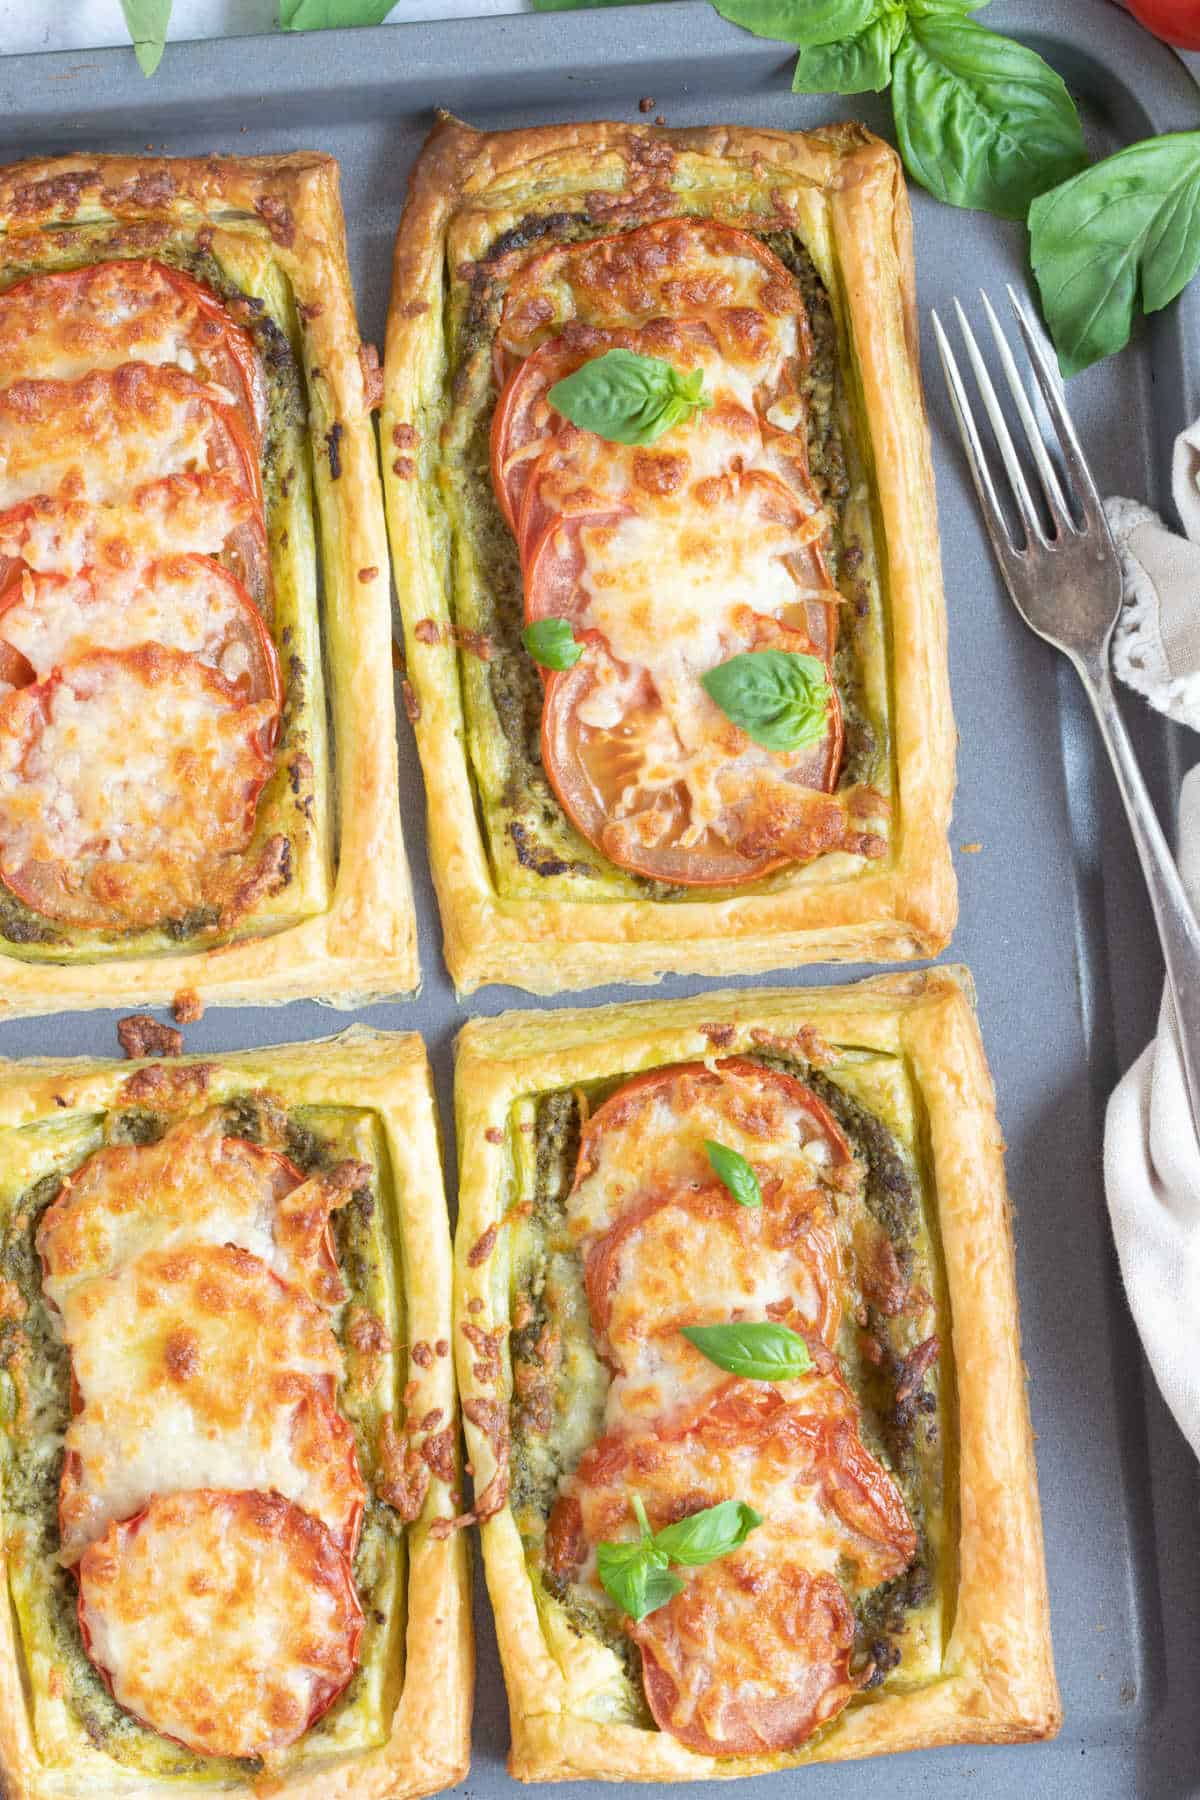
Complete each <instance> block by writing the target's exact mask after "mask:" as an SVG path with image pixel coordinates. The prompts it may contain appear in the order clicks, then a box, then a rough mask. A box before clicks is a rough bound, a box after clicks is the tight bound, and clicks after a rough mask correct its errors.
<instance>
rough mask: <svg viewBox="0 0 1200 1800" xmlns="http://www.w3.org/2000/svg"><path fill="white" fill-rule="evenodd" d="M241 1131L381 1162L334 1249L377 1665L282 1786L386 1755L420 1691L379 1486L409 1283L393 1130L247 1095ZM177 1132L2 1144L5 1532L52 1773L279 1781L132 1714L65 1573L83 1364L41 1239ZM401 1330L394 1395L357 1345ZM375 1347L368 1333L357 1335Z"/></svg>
mask: <svg viewBox="0 0 1200 1800" xmlns="http://www.w3.org/2000/svg"><path fill="white" fill-rule="evenodd" d="M225 1110H226V1112H227V1115H228V1118H229V1129H230V1131H231V1132H232V1133H234V1134H235V1135H238V1136H242V1137H246V1138H249V1139H251V1140H252V1141H254V1142H262V1143H266V1144H268V1145H269V1146H270V1147H271V1148H274V1149H279V1150H282V1151H283V1152H284V1153H285V1154H286V1155H288V1156H290V1157H291V1158H292V1160H293V1161H294V1162H295V1163H296V1164H297V1165H298V1167H299V1168H300V1169H301V1170H302V1171H303V1172H305V1173H306V1174H307V1173H311V1172H312V1171H313V1170H315V1169H318V1168H321V1167H325V1166H331V1165H332V1164H334V1163H337V1162H341V1161H343V1160H344V1159H346V1158H353V1159H355V1160H357V1161H360V1162H363V1163H366V1164H368V1165H369V1167H370V1168H371V1171H372V1174H371V1180H370V1184H369V1186H367V1187H364V1188H360V1189H358V1190H357V1191H356V1192H355V1193H354V1195H353V1196H352V1198H351V1199H350V1200H349V1201H348V1202H347V1204H346V1205H345V1206H344V1207H342V1208H341V1209H339V1211H338V1212H337V1213H335V1214H334V1220H333V1227H334V1242H335V1248H336V1251H337V1258H338V1265H339V1267H340V1269H341V1273H342V1278H343V1281H344V1283H345V1286H346V1289H347V1299H346V1301H345V1303H344V1304H343V1305H342V1306H341V1307H339V1308H338V1310H337V1311H336V1312H335V1313H334V1314H333V1315H332V1318H331V1322H332V1325H333V1329H334V1332H335V1334H336V1335H337V1338H338V1341H339V1343H340V1345H341V1349H342V1352H343V1356H344V1358H345V1365H346V1380H345V1382H344V1384H343V1387H342V1390H341V1392H340V1393H339V1395H338V1408H339V1410H340V1411H341V1412H342V1414H343V1415H344V1416H345V1417H346V1418H347V1419H348V1420H349V1421H350V1423H351V1425H352V1426H353V1427H354V1432H355V1437H356V1440H357V1447H358V1457H359V1464H360V1467H361V1469H362V1473H363V1477H364V1480H365V1481H366V1484H367V1490H368V1500H367V1505H366V1510H365V1513H364V1517H363V1526H362V1536H361V1539H360V1542H359V1546H358V1549H357V1552H356V1554H355V1558H354V1580H355V1586H356V1588H357V1590H358V1597H359V1600H360V1602H361V1604H362V1608H363V1614H364V1629H363V1637H362V1649H361V1660H360V1664H359V1667H358V1669H357V1671H356V1673H355V1675H354V1677H353V1679H352V1680H351V1682H350V1685H349V1686H348V1688H347V1689H346V1691H345V1693H344V1694H342V1696H341V1697H340V1698H339V1699H338V1700H337V1701H336V1702H335V1704H334V1705H333V1706H332V1707H331V1708H330V1710H329V1711H328V1712H327V1713H326V1714H325V1715H324V1717H323V1718H322V1719H320V1720H319V1721H318V1722H317V1724H316V1725H315V1726H313V1728H312V1729H311V1730H310V1731H308V1732H307V1733H306V1734H305V1735H304V1737H302V1738H301V1739H300V1740H299V1742H298V1743H297V1744H295V1745H294V1746H293V1747H292V1748H291V1750H289V1751H288V1752H286V1753H285V1755H284V1756H283V1757H282V1758H273V1759H272V1764H271V1772H272V1774H274V1773H277V1772H286V1771H288V1770H293V1769H296V1768H303V1767H306V1766H309V1765H315V1764H319V1763H320V1762H321V1761H323V1760H324V1759H326V1758H332V1757H335V1756H336V1757H342V1756H346V1755H350V1754H354V1753H356V1752H361V1751H364V1750H368V1749H372V1748H374V1747H376V1746H378V1745H381V1744H383V1743H385V1742H386V1741H387V1739H388V1737H389V1735H390V1731H391V1721H392V1714H393V1712H394V1711H395V1707H396V1702H397V1700H398V1698H399V1695H400V1690H401V1687H402V1685H403V1679H404V1631H405V1609H406V1588H405V1537H404V1525H403V1522H402V1521H401V1520H400V1519H399V1518H398V1517H397V1515H396V1513H395V1512H393V1510H392V1508H391V1507H390V1506H388V1505H387V1504H386V1503H385V1502H384V1501H383V1500H382V1499H380V1498H379V1497H378V1493H377V1487H378V1484H379V1482H380V1479H381V1475H382V1470H381V1467H380V1459H379V1446H380V1436H381V1430H382V1427H383V1421H384V1417H385V1415H387V1414H392V1415H393V1416H395V1415H396V1414H397V1411H398V1409H399V1407H400V1405H401V1391H400V1390H401V1385H402V1370H401V1369H400V1366H399V1364H398V1362H397V1355H398V1353H399V1351H400V1349H401V1348H402V1346H403V1344H404V1342H405V1336H406V1334H405V1325H404V1303H403V1293H402V1289H401V1285H400V1278H399V1262H398V1251H397V1248H396V1246H397V1244H398V1242H399V1221H398V1214H397V1201H396V1196H395V1195H394V1193H393V1189H392V1182H391V1174H390V1165H389V1161H388V1157H387V1153H386V1149H385V1146H384V1140H383V1133H382V1131H381V1130H380V1128H379V1124H378V1121H377V1120H376V1118H375V1116H374V1115H373V1114H372V1113H370V1112H366V1111H359V1110H357V1109H352V1108H348V1107H341V1108H338V1107H295V1108H292V1109H290V1110H283V1109H282V1108H281V1107H280V1104H279V1102H278V1101H277V1100H275V1099H273V1098H272V1097H271V1096H269V1095H264V1094H261V1093H248V1094H247V1095H246V1096H245V1097H244V1098H242V1099H240V1100H238V1101H234V1102H231V1103H230V1104H229V1105H228V1106H227V1107H226V1108H225ZM177 1116H178V1115H177V1114H174V1113H173V1114H172V1115H171V1118H170V1119H169V1120H168V1119H166V1118H165V1117H161V1116H158V1115H156V1114H154V1113H153V1112H150V1111H146V1110H144V1109H141V1108H135V1109H132V1110H129V1111H124V1112H114V1113H110V1114H108V1115H99V1114H97V1115H92V1116H88V1117H83V1118H78V1119H72V1120H70V1121H68V1122H64V1123H59V1122H58V1121H56V1120H53V1119H50V1120H45V1121H42V1122H40V1123H38V1124H36V1125H31V1126H27V1127H23V1128H21V1129H10V1130H7V1131H2V1132H0V1299H2V1302H3V1304H2V1307H0V1434H2V1435H0V1456H2V1458H3V1536H4V1543H5V1550H6V1555H7V1559H8V1577H9V1594H10V1597H11V1603H12V1606H13V1610H14V1614H15V1617H16V1621H17V1628H18V1636H19V1648H20V1653H21V1656H22V1660H23V1663H24V1673H25V1684H26V1691H27V1692H28V1694H29V1700H30V1707H31V1714H32V1723H33V1731H34V1737H35V1740H36V1742H37V1745H38V1750H39V1753H40V1755H41V1757H42V1760H43V1763H44V1765H45V1766H47V1767H49V1768H61V1769H63V1770H68V1769H70V1770H79V1769H81V1768H85V1767H86V1759H87V1758H88V1756H89V1754H94V1753H98V1754H99V1756H100V1758H102V1759H111V1761H112V1762H114V1763H116V1764H119V1765H120V1766H121V1767H122V1768H124V1769H126V1770H129V1771H136V1772H137V1773H139V1774H141V1775H145V1776H147V1777H154V1778H158V1777H168V1778H170V1777H175V1778H177V1779H181V1780H184V1781H187V1782H190V1783H193V1784H205V1785H214V1786H220V1785H222V1784H228V1783H230V1782H234V1781H246V1780H247V1779H249V1778H252V1777H254V1776H256V1775H258V1774H260V1773H261V1772H262V1764H261V1762H260V1761H259V1760H258V1759H243V1760H232V1759H225V1758H217V1757H203V1756H197V1755H194V1754H193V1753H192V1752H191V1751H189V1750H185V1749H183V1748H182V1747H181V1746H179V1745H178V1744H175V1743H172V1742H170V1741H169V1740H168V1739H166V1738H163V1737H161V1736H159V1735H158V1733H156V1732H154V1731H152V1730H150V1729H149V1728H148V1727H146V1726H144V1725H142V1724H140V1723H138V1722H137V1721H136V1720H135V1719H133V1718H131V1717H130V1715H129V1714H128V1713H126V1712H124V1711H122V1709H121V1708H120V1707H119V1706H118V1705H117V1703H116V1701H115V1700H114V1699H113V1698H112V1696H111V1694H110V1693H109V1691H108V1689H107V1687H106V1686H105V1684H104V1682H103V1680H102V1678H101V1677H100V1675H99V1673H98V1672H97V1670H96V1669H95V1668H94V1666H93V1665H92V1663H91V1662H90V1661H89V1660H88V1658H87V1655H86V1653H85V1651H84V1648H83V1643H82V1640H81V1638H80V1634H79V1626H78V1620H77V1616H76V1609H75V1583H74V1579H73V1577H72V1576H70V1575H69V1574H68V1573H67V1571H66V1570H65V1569H63V1568H61V1567H60V1566H59V1564H58V1563H57V1561H56V1555H57V1551H58V1545H59V1535H58V1483H59V1476H60V1473H61V1468H62V1444H63V1433H64V1431H65V1429H66V1425H67V1420H68V1416H69V1402H70V1390H69V1378H70V1369H69V1359H68V1356H67V1353H66V1351H65V1349H64V1347H63V1346H62V1344H61V1343H60V1342H59V1341H58V1339H57V1338H56V1336H55V1333H54V1329H53V1326H52V1324H51V1319H50V1313H49V1310H48V1308H47V1305H46V1302H45V1300H44V1298H43V1295H42V1289H41V1270H40V1265H39V1260H38V1256H37V1252H36V1249H35V1247H34V1239H35V1234H36V1231H37V1226H38V1222H39V1220H40V1219H41V1216H42V1214H43V1213H44V1211H45V1210H46V1208H47V1206H49V1205H50V1203H51V1201H52V1200H53V1199H54V1197H55V1195H56V1194H57V1192H58V1191H59V1188H60V1186H61V1183H62V1178H63V1177H64V1176H65V1175H66V1174H68V1173H69V1172H70V1171H71V1170H72V1169H74V1168H76V1167H78V1165H79V1164H80V1163H81V1162H83V1161H84V1160H85V1158H86V1157H87V1156H89V1155H90V1154H91V1153H92V1151H94V1150H96V1149H98V1148H100V1146H101V1145H103V1144H105V1143H113V1142H120V1141H133V1142H147V1141H150V1140H151V1139H153V1138H156V1137H158V1136H160V1135H161V1133H162V1131H163V1130H164V1129H165V1127H166V1125H167V1124H168V1123H173V1122H174V1121H175V1119H176V1117H177ZM364 1311H365V1312H369V1313H370V1314H372V1315H373V1316H374V1317H375V1318H376V1319H378V1320H379V1321H380V1322H381V1323H382V1325H383V1327H384V1329H385V1330H386V1332H387V1337H388V1342H389V1343H390V1345H391V1346H392V1354H391V1356H390V1357H389V1358H388V1360H387V1362H386V1365H385V1367H384V1369H383V1371H382V1373H381V1374H380V1376H379V1379H378V1381H377V1383H376V1384H375V1385H374V1387H372V1388H371V1389H370V1391H364V1390H365V1389H366V1387H367V1377H366V1370H365V1367H364V1364H363V1362H362V1360H361V1359H360V1357H359V1353H358V1352H357V1351H356V1349H355V1346H354V1343H353V1342H352V1341H351V1336H350V1333H349V1325H350V1323H351V1322H352V1321H353V1320H355V1319H357V1318H359V1317H360V1315H361V1314H362V1313H363V1312H364ZM354 1335H355V1336H356V1337H358V1339H359V1342H362V1341H363V1337H362V1335H361V1334H360V1333H355V1334H354Z"/></svg>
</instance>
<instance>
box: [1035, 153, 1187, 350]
mask: <svg viewBox="0 0 1200 1800" xmlns="http://www.w3.org/2000/svg"><path fill="white" fill-rule="evenodd" d="M1029 236H1030V256H1031V259H1032V262H1033V272H1034V275H1035V276H1036V277H1037V284H1038V288H1039V290H1040V292H1041V296H1042V311H1043V312H1044V314H1045V315H1046V323H1047V325H1048V326H1049V327H1050V335H1051V337H1052V338H1053V339H1054V343H1055V347H1056V348H1057V350H1058V361H1059V366H1060V368H1061V369H1062V372H1063V374H1064V375H1075V374H1078V372H1079V370H1080V369H1086V368H1087V367H1088V366H1089V364H1091V363H1094V362H1099V360H1100V358H1101V357H1102V356H1111V355H1112V353H1113V351H1114V350H1119V349H1120V348H1121V346H1122V345H1123V344H1124V343H1126V342H1127V340H1128V338H1129V333H1130V329H1131V327H1132V324H1133V314H1134V309H1135V307H1136V305H1137V302H1138V298H1139V293H1140V298H1141V303H1142V306H1143V308H1144V310H1145V311H1146V312H1158V311H1159V309H1160V308H1161V307H1164V306H1166V305H1167V303H1168V302H1169V301H1171V300H1173V299H1174V298H1175V296H1176V295H1177V294H1178V293H1180V292H1181V290H1182V289H1183V288H1185V287H1186V286H1187V284H1188V282H1189V281H1190V280H1191V278H1192V276H1193V275H1194V274H1195V273H1196V270H1197V268H1200V131H1180V132H1174V133H1170V134H1168V135H1167V136H1165V137H1158V138H1149V139H1147V141H1146V142H1145V143H1142V144H1131V145H1130V147H1129V148H1128V149H1127V150H1118V151H1117V153H1116V155H1115V156H1109V157H1106V158H1105V160H1104V161H1103V162H1098V163H1095V164H1093V166H1092V167H1091V168H1090V169H1085V170H1084V172H1083V174H1082V175H1076V176H1075V178H1074V180H1072V181H1068V182H1065V183H1064V184H1063V186H1062V187H1057V188H1055V189H1054V190H1053V191H1052V192H1051V193H1049V194H1043V195H1042V196H1041V198H1040V199H1038V200H1035V201H1034V203H1033V205H1032V206H1031V207H1030V209H1029Z"/></svg>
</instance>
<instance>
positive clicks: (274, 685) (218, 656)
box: [0, 556, 283, 750]
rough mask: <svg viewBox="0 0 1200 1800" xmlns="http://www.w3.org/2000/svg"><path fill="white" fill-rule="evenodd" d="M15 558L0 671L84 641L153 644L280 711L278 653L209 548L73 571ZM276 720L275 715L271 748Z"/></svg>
mask: <svg viewBox="0 0 1200 1800" xmlns="http://www.w3.org/2000/svg"><path fill="white" fill-rule="evenodd" d="M12 568H13V570H14V571H15V572H14V573H13V574H11V575H10V578H9V580H8V581H7V583H6V584H5V586H4V587H3V588H0V673H2V671H3V668H4V667H5V664H6V661H7V660H8V659H11V658H18V659H19V660H20V662H21V663H22V664H23V665H24V668H25V669H27V670H28V671H29V673H28V676H27V679H28V680H29V681H34V680H37V679H39V678H42V677H45V676H48V675H49V674H50V673H51V671H52V670H53V669H55V668H60V667H62V666H63V665H64V664H67V663H71V662H74V661H75V660H77V658H78V657H80V656H82V655H85V654H86V653H87V652H88V651H89V650H94V649H105V650H132V649H136V648H137V646H138V645H141V644H158V645H161V646H162V647H163V648H164V649H168V650H180V651H185V652H187V653H188V654H189V655H193V656H195V657H197V658H198V660H199V661H200V662H202V663H203V664H205V665H206V666H207V667H208V668H211V669H215V670H216V671H217V673H218V674H220V675H222V676H223V677H224V679H225V680H226V681H227V682H228V684H229V686H230V688H231V690H232V691H233V693H234V694H235V695H236V696H237V697H238V699H239V700H242V701H248V702H259V701H268V702H269V703H270V704H271V707H272V708H273V710H274V712H275V714H276V715H278V713H279V712H280V711H281V709H282V706H283V682H282V678H281V675H280V670H279V656H278V653H277V652H276V649H275V645H274V642H273V641H272V639H271V636H270V634H269V632H268V631H267V628H266V626H265V625H264V623H263V620H262V615H261V614H260V613H259V610H258V608H257V607H256V606H255V604H254V602H253V601H252V600H251V598H250V596H249V594H248V593H247V592H246V590H245V588H244V587H243V586H242V584H241V582H240V581H238V580H237V579H236V578H235V577H234V576H233V575H231V574H230V573H229V571H228V570H227V569H224V568H222V567H221V565H220V564H219V563H217V562H214V561H212V559H211V558H209V557H206V556H173V557H164V558H161V559H160V560H159V561H157V562H154V563H151V564H149V565H148V566H146V567H137V566H135V567H134V568H133V569H132V570H130V571H120V572H115V571H105V570H97V569H85V570H84V571H82V573H81V574H79V575H76V576H65V575H43V574H35V573H33V572H31V571H29V570H24V571H23V572H22V571H21V566H20V564H14V565H12ZM12 685H14V686H22V685H24V683H22V682H20V681H15V680H14V681H13V682H12ZM277 724H278V718H277V716H276V721H275V724H274V725H273V726H272V727H271V730H270V736H269V740H268V741H267V742H266V743H265V748H267V749H268V750H269V749H270V748H271V747H272V745H273V743H274V738H275V732H276V729H277Z"/></svg>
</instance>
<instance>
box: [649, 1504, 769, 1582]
mask: <svg viewBox="0 0 1200 1800" xmlns="http://www.w3.org/2000/svg"><path fill="white" fill-rule="evenodd" d="M761 1524H762V1514H761V1513H756V1512H755V1510H754V1508H753V1507H752V1506H747V1505H746V1503H745V1502H744V1501H743V1500H722V1501H721V1502H720V1504H719V1505H717V1506H707V1507H705V1509H704V1511H703V1512H698V1513H692V1515H691V1517H690V1518H687V1519H680V1520H679V1521H678V1523H677V1524H674V1525H664V1526H663V1529H662V1530H661V1531H656V1532H655V1534H654V1544H655V1548H656V1549H658V1550H662V1551H665V1552H666V1555H667V1558H668V1560H669V1561H670V1562H673V1563H682V1565H683V1567H684V1568H685V1569H699V1568H703V1566H704V1564H705V1563H710V1562H715V1561H716V1560H717V1558H718V1556H728V1555H729V1552H730V1551H731V1550H736V1549H737V1548H738V1545H739V1544H744V1543H745V1541H746V1539H747V1538H748V1537H749V1535H750V1533H751V1532H752V1531H753V1530H754V1528H755V1526H756V1525H761Z"/></svg>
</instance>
